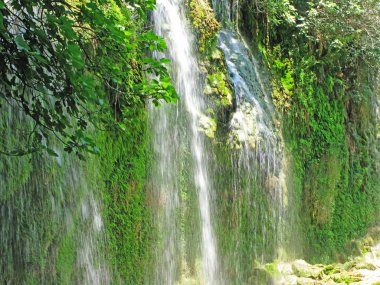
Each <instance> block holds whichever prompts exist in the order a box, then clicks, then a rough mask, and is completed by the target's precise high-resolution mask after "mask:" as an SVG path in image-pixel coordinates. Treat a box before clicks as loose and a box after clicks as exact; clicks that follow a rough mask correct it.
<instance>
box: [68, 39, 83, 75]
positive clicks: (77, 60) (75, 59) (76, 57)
mask: <svg viewBox="0 0 380 285" xmlns="http://www.w3.org/2000/svg"><path fill="white" fill-rule="evenodd" d="M67 51H68V54H69V56H70V61H71V64H72V65H73V66H74V67H75V68H78V69H80V68H82V67H84V65H85V62H84V60H83V58H82V54H81V50H80V48H79V47H78V46H77V45H75V44H69V45H68V46H67Z"/></svg>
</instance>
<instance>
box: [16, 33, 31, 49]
mask: <svg viewBox="0 0 380 285" xmlns="http://www.w3.org/2000/svg"><path fill="white" fill-rule="evenodd" d="M15 43H16V45H17V47H18V48H19V49H20V50H25V51H29V50H30V47H29V45H28V44H27V43H26V41H25V40H24V39H23V38H22V37H21V36H17V37H16V38H15Z"/></svg>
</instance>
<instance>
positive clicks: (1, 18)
mask: <svg viewBox="0 0 380 285" xmlns="http://www.w3.org/2000/svg"><path fill="white" fill-rule="evenodd" d="M0 30H4V16H3V13H1V11H0Z"/></svg>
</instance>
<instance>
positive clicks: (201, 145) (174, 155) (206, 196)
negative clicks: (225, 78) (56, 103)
mask: <svg viewBox="0 0 380 285" xmlns="http://www.w3.org/2000/svg"><path fill="white" fill-rule="evenodd" d="M153 18H154V23H155V29H156V32H157V34H159V35H161V36H163V37H164V38H165V40H166V42H167V45H168V57H169V58H170V59H171V69H172V78H173V81H174V83H175V86H176V88H177V91H178V93H179V96H180V98H181V99H180V105H181V106H180V107H178V108H181V109H182V110H181V112H178V111H177V112H176V110H174V108H173V107H170V106H163V107H161V108H160V110H154V111H152V112H151V115H152V117H153V118H152V121H153V124H154V128H155V130H154V138H153V139H154V141H155V143H154V144H155V147H154V149H155V152H156V155H157V160H158V163H157V166H156V167H157V168H158V169H159V170H158V171H156V173H159V176H158V177H159V178H158V180H157V182H153V185H155V186H153V187H155V188H156V189H157V190H158V191H160V196H162V197H164V198H163V199H162V203H163V207H164V209H165V210H164V214H163V215H162V216H163V218H162V219H161V226H160V227H161V230H162V229H166V231H165V230H164V233H163V234H164V235H165V237H163V245H164V248H163V252H162V254H161V256H162V257H161V258H159V260H160V261H161V262H162V264H161V266H160V265H159V266H160V267H162V268H163V269H164V271H165V272H162V270H158V271H159V272H161V273H160V275H159V276H158V277H157V279H156V283H157V284H174V282H175V280H176V279H177V278H178V277H175V273H174V271H175V270H176V268H177V270H178V268H179V265H178V264H177V265H176V264H175V260H176V258H178V257H176V256H177V253H178V252H179V251H180V245H178V244H179V243H181V240H180V238H179V237H178V234H179V233H178V229H173V227H175V226H176V225H177V226H178V223H177V222H176V221H175V216H176V213H175V210H176V209H177V208H178V207H180V205H179V203H180V201H179V194H178V180H176V179H178V175H179V174H178V172H177V167H178V160H177V163H176V162H175V161H176V159H178V157H180V154H179V153H178V150H179V148H180V145H179V143H178V140H177V139H176V138H177V137H183V136H188V147H189V148H190V151H189V152H190V154H191V165H192V171H191V172H192V176H193V180H194V183H193V184H194V186H195V189H196V191H197V195H198V211H199V218H200V233H199V234H200V237H201V238H200V243H201V245H200V251H201V267H202V273H201V275H202V276H200V277H199V279H200V280H202V281H201V282H202V284H210V285H212V284H220V282H221V280H220V279H219V272H218V260H217V247H216V240H215V235H214V230H213V225H212V220H211V219H212V209H211V189H212V183H211V182H210V180H209V179H210V177H209V173H208V165H207V163H208V157H207V152H206V151H205V141H204V137H203V135H202V133H201V132H200V131H199V126H198V121H199V118H200V116H201V112H202V111H203V110H204V108H205V103H204V101H203V98H202V97H203V92H202V88H201V86H202V84H201V81H200V72H199V71H198V64H197V60H196V54H195V52H194V50H193V45H194V44H193V37H192V35H191V32H190V30H189V27H188V26H187V24H186V17H185V12H184V10H183V1H180V0H158V1H157V7H156V10H155V12H154V16H153ZM184 112H185V113H186V114H187V115H186V116H184V115H183V114H182V113H184ZM179 113H181V114H179ZM169 116H175V118H174V119H172V120H171V119H169ZM184 122H185V123H184ZM181 124H185V126H184V129H183V131H182V129H181ZM186 130H189V134H186ZM178 132H179V133H178ZM181 132H183V133H181ZM181 143H184V142H181ZM184 219H186V217H184ZM194 231H195V229H194ZM196 233H197V232H196V231H195V232H193V233H192V234H191V235H186V236H183V237H182V239H184V240H185V241H184V242H186V239H197V236H196ZM178 262H179V261H178ZM159 263H160V262H159ZM183 266H184V265H182V267H183Z"/></svg>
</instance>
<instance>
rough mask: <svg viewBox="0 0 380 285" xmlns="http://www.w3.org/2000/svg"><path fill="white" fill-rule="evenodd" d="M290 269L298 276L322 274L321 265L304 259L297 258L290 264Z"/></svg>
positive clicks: (315, 276) (314, 276)
mask: <svg viewBox="0 0 380 285" xmlns="http://www.w3.org/2000/svg"><path fill="white" fill-rule="evenodd" d="M292 269H293V272H294V274H295V275H297V276H299V277H313V278H317V277H319V276H321V275H322V273H323V267H322V266H317V265H311V264H309V263H307V262H306V261H305V260H302V259H297V260H296V261H294V262H293V264H292Z"/></svg>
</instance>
